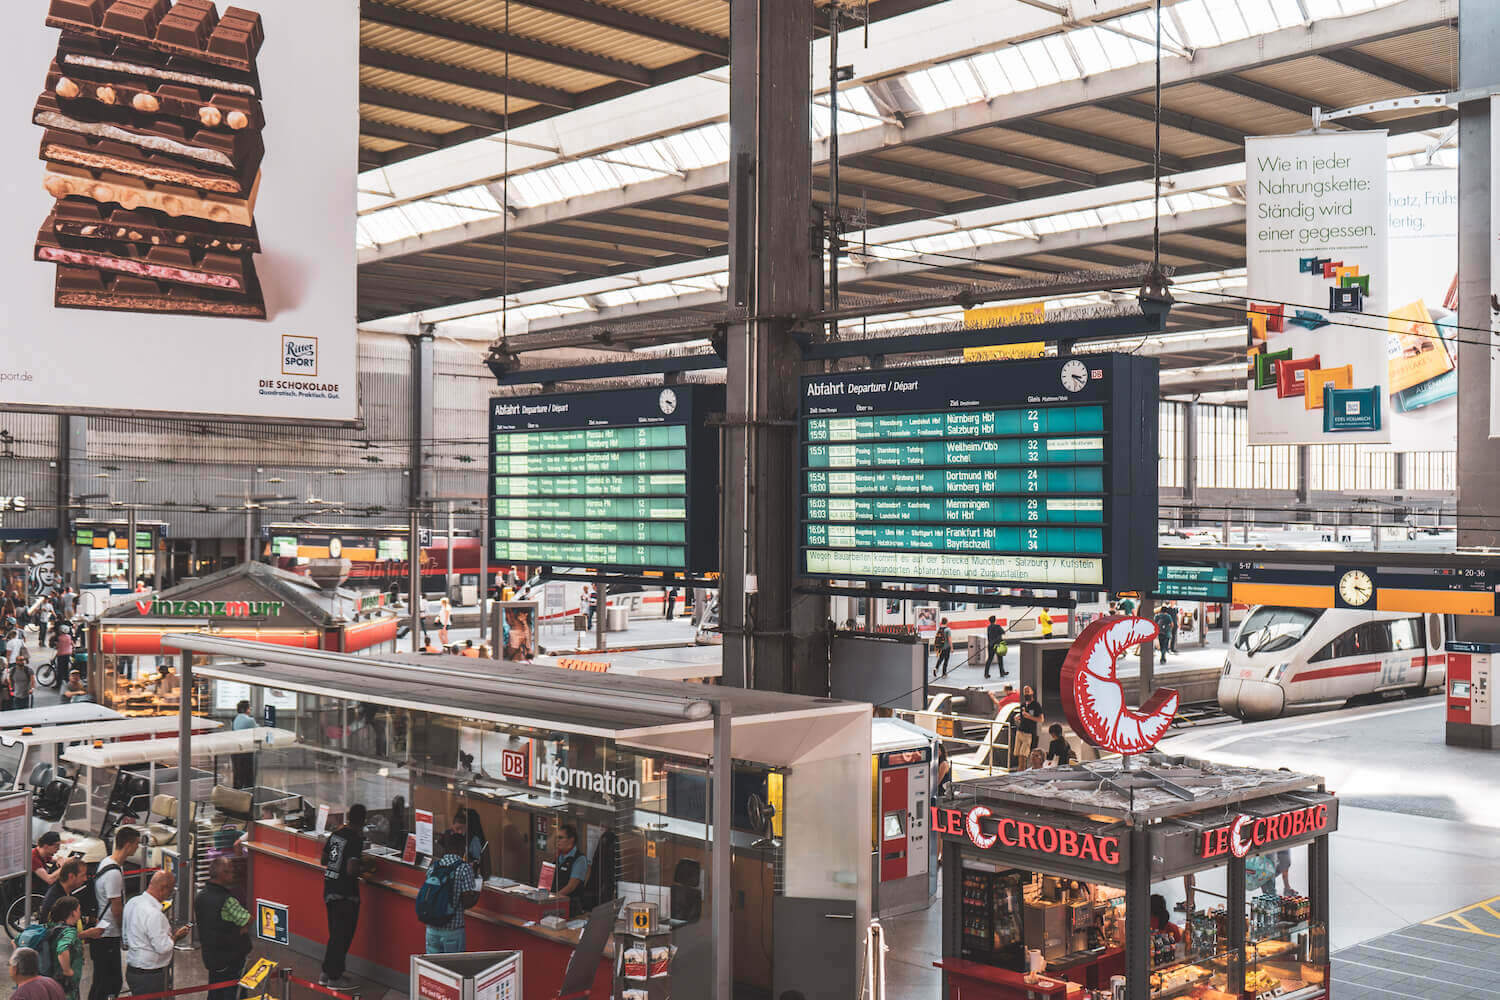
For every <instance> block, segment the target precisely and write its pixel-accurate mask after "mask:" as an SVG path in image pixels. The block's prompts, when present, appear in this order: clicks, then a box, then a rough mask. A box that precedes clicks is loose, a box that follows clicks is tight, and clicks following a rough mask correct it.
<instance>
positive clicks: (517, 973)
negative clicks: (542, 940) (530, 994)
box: [474, 951, 522, 1000]
mask: <svg viewBox="0 0 1500 1000" xmlns="http://www.w3.org/2000/svg"><path fill="white" fill-rule="evenodd" d="M521 961H522V953H521V952H519V951H513V952H511V953H510V954H508V955H507V956H506V957H505V958H503V959H501V960H500V962H498V963H497V964H495V965H493V966H491V967H490V968H488V969H486V970H485V971H483V972H481V973H480V974H479V975H477V976H475V977H474V1000H521Z"/></svg>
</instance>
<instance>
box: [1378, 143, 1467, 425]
mask: <svg viewBox="0 0 1500 1000" xmlns="http://www.w3.org/2000/svg"><path fill="white" fill-rule="evenodd" d="M1387 184H1388V186H1389V197H1390V206H1391V211H1390V258H1389V260H1390V263H1389V265H1388V267H1387V271H1388V273H1389V274H1390V276H1391V288H1390V296H1389V304H1390V319H1389V321H1388V325H1389V330H1390V333H1389V336H1388V337H1387V340H1386V358H1387V363H1388V365H1389V368H1390V380H1391V386H1390V391H1391V394H1390V414H1391V447H1392V448H1393V449H1394V450H1396V451H1451V450H1453V449H1456V448H1457V447H1458V171H1457V170H1455V169H1453V168H1451V167H1428V168H1423V169H1420V170H1393V171H1391V172H1390V176H1389V178H1388V179H1387Z"/></svg>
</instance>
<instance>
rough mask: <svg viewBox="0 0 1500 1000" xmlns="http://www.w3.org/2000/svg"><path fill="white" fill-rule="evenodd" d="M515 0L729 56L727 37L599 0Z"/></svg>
mask: <svg viewBox="0 0 1500 1000" xmlns="http://www.w3.org/2000/svg"><path fill="white" fill-rule="evenodd" d="M518 2H520V3H522V4H524V5H525V6H527V7H531V8H533V9H534V10H545V11H547V12H548V13H551V14H561V15H563V16H564V17H571V18H573V19H574V20H575V21H583V22H585V23H587V24H597V25H603V26H604V27H607V28H614V29H616V30H618V31H625V32H629V33H630V34H632V35H640V36H641V37H643V38H650V39H652V40H654V41H658V42H665V43H667V44H668V45H676V46H679V47H681V48H684V49H692V50H693V51H694V52H702V53H703V54H704V55H710V56H718V57H719V58H721V59H728V58H729V40H728V39H727V38H719V37H717V36H715V35H710V34H706V33H705V32H702V31H695V30H693V29H692V28H687V27H684V26H682V25H680V24H673V23H672V22H671V21H660V20H657V19H656V18H654V17H646V16H645V15H643V14H636V13H634V12H632V11H628V10H622V9H620V8H619V7H606V6H604V5H603V4H597V3H589V2H588V0H518Z"/></svg>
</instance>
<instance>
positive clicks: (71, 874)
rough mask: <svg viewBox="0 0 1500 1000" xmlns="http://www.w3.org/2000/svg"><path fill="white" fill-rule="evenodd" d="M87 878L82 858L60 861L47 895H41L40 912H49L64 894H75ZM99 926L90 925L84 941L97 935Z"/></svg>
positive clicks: (84, 934) (85, 932) (90, 939)
mask: <svg viewBox="0 0 1500 1000" xmlns="http://www.w3.org/2000/svg"><path fill="white" fill-rule="evenodd" d="M88 880H89V869H88V866H87V865H85V864H84V863H83V859H82V858H69V859H68V860H66V861H64V862H63V863H62V867H61V868H59V869H58V870H57V879H56V880H55V881H54V882H53V883H52V884H51V885H50V886H48V887H47V895H45V896H43V897H42V905H41V908H40V910H39V912H41V913H51V912H52V907H53V906H55V905H56V904H57V901H58V900H59V899H62V898H63V897H64V896H76V895H78V890H80V889H82V888H83V886H84V883H85V882H87V881H88ZM98 931H99V928H97V927H91V928H89V929H88V930H86V931H84V932H83V939H84V940H85V941H92V940H93V939H94V938H96V937H98V936H99V934H98Z"/></svg>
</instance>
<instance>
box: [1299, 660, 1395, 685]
mask: <svg viewBox="0 0 1500 1000" xmlns="http://www.w3.org/2000/svg"><path fill="white" fill-rule="evenodd" d="M1380 667H1381V663H1380V661H1379V660H1376V661H1375V662H1374V663H1349V664H1345V665H1344V666H1342V667H1324V668H1323V669H1321V670H1309V671H1307V672H1306V673H1299V674H1297V675H1296V676H1294V677H1292V678H1291V683H1293V684H1295V683H1297V682H1298V681H1320V680H1323V679H1324V678H1325V677H1348V676H1350V675H1352V674H1378V673H1380Z"/></svg>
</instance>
